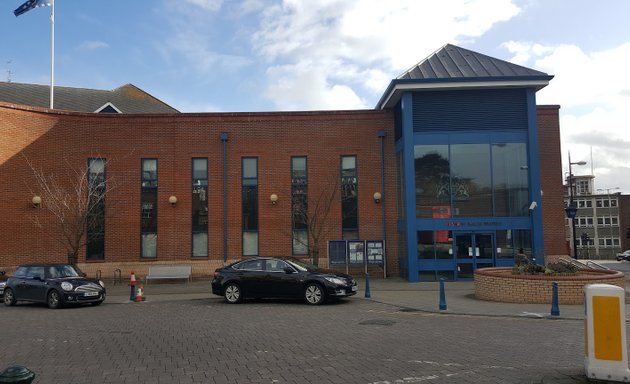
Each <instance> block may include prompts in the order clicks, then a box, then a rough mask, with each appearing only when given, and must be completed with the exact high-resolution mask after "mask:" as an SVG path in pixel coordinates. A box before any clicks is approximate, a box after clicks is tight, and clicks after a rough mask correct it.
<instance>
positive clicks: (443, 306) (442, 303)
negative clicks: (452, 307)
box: [440, 279, 446, 311]
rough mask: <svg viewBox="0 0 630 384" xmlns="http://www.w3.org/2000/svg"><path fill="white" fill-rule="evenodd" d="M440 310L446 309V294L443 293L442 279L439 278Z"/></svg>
mask: <svg viewBox="0 0 630 384" xmlns="http://www.w3.org/2000/svg"><path fill="white" fill-rule="evenodd" d="M440 311H446V294H445V293H444V279H440Z"/></svg>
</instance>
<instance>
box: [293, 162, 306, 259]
mask: <svg viewBox="0 0 630 384" xmlns="http://www.w3.org/2000/svg"><path fill="white" fill-rule="evenodd" d="M306 163H307V162H306V156H299V157H297V156H296V157H292V158H291V211H292V212H293V254H294V255H308V253H309V252H308V219H309V215H308V173H307V165H306Z"/></svg>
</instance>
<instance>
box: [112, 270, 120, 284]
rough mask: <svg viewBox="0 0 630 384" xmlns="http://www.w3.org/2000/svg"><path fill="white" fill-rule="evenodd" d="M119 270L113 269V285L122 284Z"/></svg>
mask: <svg viewBox="0 0 630 384" xmlns="http://www.w3.org/2000/svg"><path fill="white" fill-rule="evenodd" d="M121 273H122V272H121V271H120V269H118V268H116V269H114V285H118V284H122V275H121Z"/></svg>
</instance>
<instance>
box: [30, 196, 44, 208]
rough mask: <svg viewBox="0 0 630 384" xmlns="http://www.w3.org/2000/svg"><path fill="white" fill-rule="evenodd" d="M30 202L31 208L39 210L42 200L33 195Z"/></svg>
mask: <svg viewBox="0 0 630 384" xmlns="http://www.w3.org/2000/svg"><path fill="white" fill-rule="evenodd" d="M31 202H32V203H33V208H39V207H40V206H41V205H42V198H41V197H40V196H38V195H35V196H33V199H32V200H31Z"/></svg>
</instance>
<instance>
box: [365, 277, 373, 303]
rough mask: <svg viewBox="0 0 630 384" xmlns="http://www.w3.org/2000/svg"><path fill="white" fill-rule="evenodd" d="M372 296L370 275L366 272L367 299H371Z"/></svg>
mask: <svg viewBox="0 0 630 384" xmlns="http://www.w3.org/2000/svg"><path fill="white" fill-rule="evenodd" d="M370 297H372V296H371V295H370V274H369V273H367V272H365V298H366V299H369V298H370Z"/></svg>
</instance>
